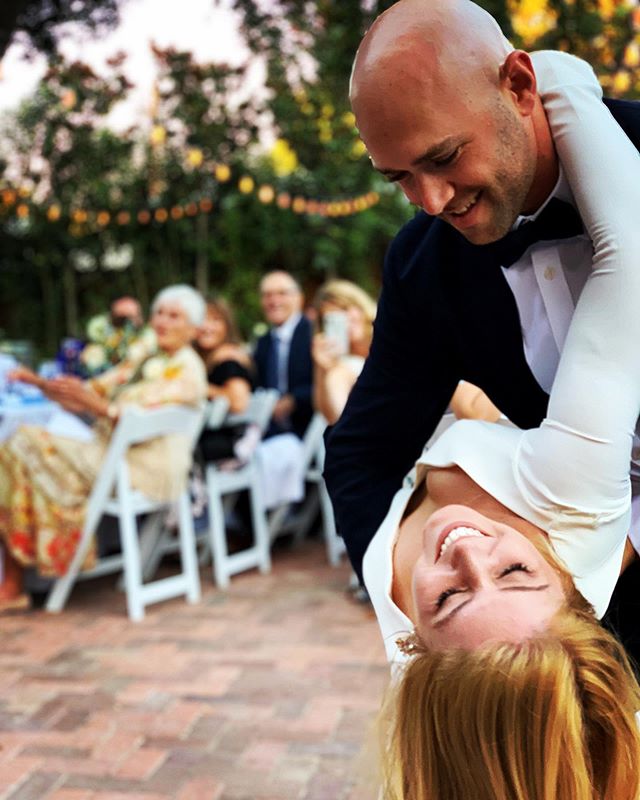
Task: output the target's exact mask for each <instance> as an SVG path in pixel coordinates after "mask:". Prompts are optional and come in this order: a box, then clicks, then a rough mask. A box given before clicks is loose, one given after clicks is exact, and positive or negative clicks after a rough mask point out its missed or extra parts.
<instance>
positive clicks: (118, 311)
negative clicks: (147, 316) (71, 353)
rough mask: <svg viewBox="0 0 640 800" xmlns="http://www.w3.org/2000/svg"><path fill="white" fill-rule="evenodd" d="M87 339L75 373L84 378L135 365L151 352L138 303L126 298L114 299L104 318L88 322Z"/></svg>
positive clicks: (152, 339)
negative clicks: (124, 364)
mask: <svg viewBox="0 0 640 800" xmlns="http://www.w3.org/2000/svg"><path fill="white" fill-rule="evenodd" d="M87 338H88V340H89V341H88V343H87V345H86V346H85V347H84V348H83V349H82V351H81V352H80V354H79V362H80V363H79V370H80V374H81V375H83V376H84V377H94V376H95V375H99V374H100V373H101V372H104V371H105V370H107V369H109V368H110V367H113V366H115V365H116V364H119V363H120V362H121V361H125V360H129V361H130V360H133V361H139V360H141V359H142V358H143V357H144V356H145V355H150V354H151V353H152V352H153V350H154V348H155V336H154V334H153V330H152V329H151V328H150V327H148V326H147V325H145V324H144V319H143V316H142V308H141V307H140V303H139V302H138V301H137V300H136V299H135V298H134V297H129V296H128V295H124V296H122V297H116V298H115V299H114V300H113V301H112V303H111V305H110V306H109V313H108V314H98V315H97V316H95V317H92V318H91V319H90V320H89V322H88V324H87ZM63 372H69V370H66V369H63Z"/></svg>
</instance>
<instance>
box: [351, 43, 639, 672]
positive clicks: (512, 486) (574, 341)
mask: <svg viewBox="0 0 640 800" xmlns="http://www.w3.org/2000/svg"><path fill="white" fill-rule="evenodd" d="M540 56H542V57H540ZM540 56H538V57H535V58H534V64H535V68H536V75H537V77H538V81H539V91H540V93H541V95H542V97H543V100H544V104H545V109H546V111H547V115H548V117H549V122H550V125H551V129H552V132H553V137H554V142H555V145H556V148H557V151H558V156H559V158H560V161H561V163H562V166H563V169H564V173H565V175H566V178H567V181H568V183H569V185H570V186H571V187H572V191H573V195H574V197H575V203H576V206H577V208H578V210H579V212H580V215H581V217H582V220H583V222H584V224H585V227H586V229H587V231H588V233H589V237H590V242H592V244H593V256H592V257H591V258H590V259H589V261H588V263H586V262H585V261H584V259H583V260H582V262H581V263H580V264H579V265H576V266H575V267H572V266H571V265H570V264H569V263H568V258H570V256H567V254H568V253H571V252H573V253H574V254H575V252H579V251H580V248H583V246H584V242H583V241H581V239H582V237H578V238H577V240H576V241H575V242H574V241H573V240H572V241H570V242H567V243H566V244H565V243H555V244H551V245H549V244H545V245H535V246H534V247H532V248H530V250H529V251H527V253H525V255H524V257H523V264H522V265H516V272H515V273H514V275H515V277H513V276H511V275H510V273H511V269H513V268H511V269H510V270H509V271H507V279H508V280H509V282H510V285H511V286H512V289H513V291H514V294H515V296H516V301H517V302H518V305H519V308H520V313H521V321H522V324H523V328H525V326H526V325H528V326H529V327H527V328H525V330H524V333H525V349H526V350H527V357H528V359H529V363H530V364H531V365H532V369H533V371H534V374H536V375H538V376H541V377H540V379H541V382H542V381H545V380H546V381H548V380H549V379H550V380H551V381H552V386H551V389H552V390H551V397H550V401H549V408H548V412H547V417H546V418H545V420H543V422H542V424H541V425H540V427H539V428H534V429H532V430H528V431H521V430H518V429H516V428H511V427H508V426H502V425H495V424H490V423H485V422H479V421H476V420H463V421H460V422H456V423H454V424H453V425H452V426H451V427H450V428H449V429H448V430H447V431H445V433H444V434H443V435H442V436H441V437H440V438H439V439H438V441H437V442H436V443H435V444H434V445H433V446H432V447H431V448H429V449H427V450H425V451H424V452H423V454H422V456H421V458H420V459H419V461H418V464H417V467H416V468H415V472H414V473H413V475H411V474H410V476H408V478H407V479H406V480H405V484H404V486H403V488H402V489H401V490H400V491H399V492H398V493H397V495H396V497H395V498H394V500H393V503H392V506H391V509H390V511H389V514H388V515H387V517H386V519H385V520H384V522H383V523H382V525H381V527H380V529H379V530H378V532H377V533H376V535H375V537H374V539H373V540H372V542H371V543H370V545H369V548H368V549H367V552H366V554H365V558H364V565H363V566H364V578H365V583H366V585H367V588H368V590H369V594H370V596H371V599H372V602H373V605H374V608H375V611H376V615H377V617H378V622H379V624H380V627H381V631H382V635H383V639H384V641H385V646H386V649H387V655H388V657H389V659H390V660H391V661H392V662H401V661H403V660H404V657H403V656H402V654H401V653H400V652H399V651H398V649H397V647H396V645H395V639H396V637H397V636H398V635H399V634H401V633H403V632H406V631H408V630H411V627H412V625H411V622H410V621H409V620H408V619H407V617H406V616H405V615H404V614H403V613H402V612H401V611H400V609H399V608H398V607H397V606H396V605H395V603H394V602H393V600H392V597H391V587H392V581H393V547H394V544H395V540H396V538H397V534H398V526H399V524H400V521H401V519H402V516H403V514H404V509H405V507H406V503H407V502H408V499H409V497H410V496H411V493H412V491H413V484H414V480H417V481H419V482H421V481H422V480H424V476H425V474H426V471H427V470H428V469H429V468H432V467H448V466H452V465H454V464H457V465H459V466H460V467H461V468H462V469H463V470H464V471H465V472H466V473H467V474H468V475H469V476H470V477H471V478H472V479H473V480H474V481H475V482H476V483H477V484H478V485H479V486H480V487H482V488H483V489H484V490H485V491H486V492H488V493H489V494H491V495H492V496H493V497H495V498H496V499H497V500H498V501H499V502H501V503H503V504H504V505H505V506H507V507H508V508H510V509H511V510H512V511H514V512H515V513H517V514H518V515H519V516H521V517H522V518H523V519H526V520H528V521H529V522H531V523H533V524H534V525H537V526H538V527H540V528H542V529H543V530H544V531H546V532H547V534H548V536H549V541H550V543H551V545H552V546H553V548H554V550H555V551H556V553H557V554H558V556H559V557H560V558H561V559H562V560H563V561H564V563H565V564H566V566H567V568H568V569H569V570H570V572H571V573H572V575H573V576H574V579H575V581H576V585H577V586H578V588H579V589H580V591H581V592H582V593H583V595H584V596H585V597H586V598H587V600H589V602H591V603H592V605H593V606H594V608H595V609H596V612H597V613H598V615H602V614H603V613H604V611H605V610H606V607H607V605H608V602H609V600H610V597H611V594H612V592H613V589H614V587H615V583H616V581H617V578H618V575H619V570H620V564H621V561H622V554H623V550H624V544H625V539H626V535H627V532H628V530H629V524H630V519H631V508H630V495H631V493H630V480H629V456H630V452H631V446H632V441H633V431H634V427H635V425H636V421H637V419H638V414H639V412H640V357H639V356H638V342H640V313H638V303H639V301H640V269H638V263H637V262H638V254H640V231H639V229H638V225H637V221H636V219H635V216H636V213H637V212H636V208H637V206H638V203H637V202H635V201H634V198H636V197H637V195H638V192H639V191H640V156H639V155H638V152H637V151H636V149H635V147H634V146H633V144H632V143H631V142H630V141H629V139H628V138H627V137H626V136H625V135H624V133H623V132H622V130H621V128H620V127H619V126H618V125H617V124H616V123H615V121H614V120H613V119H612V117H611V115H610V114H609V112H608V110H607V109H606V107H605V106H604V104H603V103H602V102H601V101H600V93H599V87H598V85H597V83H596V81H595V77H594V76H593V73H592V72H591V70H590V68H589V67H588V65H586V64H585V63H584V62H580V61H578V60H577V59H574V58H572V57H571V56H568V55H566V54H560V53H557V54H546V55H545V54H540ZM562 187H563V183H562V181H560V182H559V184H558V186H557V187H556V190H557V191H563V188H562ZM611 187H615V191H612V190H611ZM572 248H577V250H572ZM527 259H529V261H528V267H525V266H524V264H525V262H526V260H527ZM547 270H549V271H548V272H547ZM554 270H555V271H554ZM545 272H546V275H545ZM525 273H527V274H526V275H525ZM578 275H579V277H578ZM558 277H560V278H561V279H562V278H563V279H564V281H565V284H563V283H562V282H561V281H560V280H558V286H560V289H559V290H558V291H549V290H548V286H547V284H554V282H555V281H556V279H557V278H558ZM534 280H535V283H534ZM525 287H526V288H527V291H532V292H533V294H534V301H533V303H532V302H531V297H530V296H526V297H525V295H524V288H525ZM568 297H570V298H571V302H569V300H568ZM577 297H579V300H578V302H577V303H576V299H577ZM574 305H575V308H574V309H572V306H574ZM572 315H573V318H572V319H571V317H572ZM569 320H570V324H569ZM545 325H546V328H545ZM554 348H555V350H557V352H556V353H555V356H554ZM561 351H562V352H561ZM560 352H561V355H560V356H559V357H558V354H560ZM554 358H555V362H553V359H554ZM546 359H551V360H552V362H553V363H555V365H556V366H557V369H556V368H555V366H554V368H553V369H551V370H549V368H548V366H547V365H546V364H544V363H543V362H544V361H545V360H546ZM549 373H555V374H551V375H550V378H549V377H547V378H545V374H546V375H548V374H549ZM507 379H508V376H505V380H507ZM543 385H544V384H543ZM545 388H547V387H545Z"/></svg>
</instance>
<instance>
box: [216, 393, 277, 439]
mask: <svg viewBox="0 0 640 800" xmlns="http://www.w3.org/2000/svg"><path fill="white" fill-rule="evenodd" d="M279 396H280V395H279V393H278V391H277V390H276V389H256V390H255V391H254V392H252V394H251V398H250V400H249V406H248V408H247V410H246V411H244V412H243V413H242V414H230V415H229V416H228V417H227V419H228V421H229V422H232V423H235V422H250V423H253V424H254V425H257V426H258V428H260V432H261V433H264V432H265V431H266V430H267V428H268V427H269V422H270V421H271V415H272V414H273V409H274V407H275V404H276V403H277V402H278V397H279Z"/></svg>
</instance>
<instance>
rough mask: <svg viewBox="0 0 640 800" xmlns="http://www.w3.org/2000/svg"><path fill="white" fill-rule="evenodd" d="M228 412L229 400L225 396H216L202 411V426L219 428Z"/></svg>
mask: <svg viewBox="0 0 640 800" xmlns="http://www.w3.org/2000/svg"><path fill="white" fill-rule="evenodd" d="M228 413H229V401H228V400H227V398H226V397H216V398H215V400H210V401H209V402H208V403H207V405H206V408H205V412H204V427H205V428H219V427H221V425H222V423H223V422H224V421H225V420H226V418H227V414H228Z"/></svg>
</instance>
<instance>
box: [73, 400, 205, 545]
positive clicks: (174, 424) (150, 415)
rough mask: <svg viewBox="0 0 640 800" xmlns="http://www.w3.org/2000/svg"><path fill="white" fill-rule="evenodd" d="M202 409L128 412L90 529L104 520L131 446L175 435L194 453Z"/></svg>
mask: <svg viewBox="0 0 640 800" xmlns="http://www.w3.org/2000/svg"><path fill="white" fill-rule="evenodd" d="M203 413H204V412H203V409H202V408H189V407H187V406H178V405H171V406H164V407H163V408H154V409H144V408H134V407H132V408H127V409H125V411H124V412H123V414H122V416H121V417H120V420H119V422H118V424H117V425H116V428H115V430H114V432H113V435H112V437H111V442H110V443H109V447H108V449H107V452H106V455H105V458H104V461H103V462H102V466H101V467H100V473H99V475H98V477H97V479H96V482H95V483H94V485H93V489H92V490H91V494H90V496H89V501H88V504H87V520H86V525H87V527H88V528H89V529H90V530H94V529H95V527H94V526H97V524H98V522H99V521H100V517H101V516H102V513H103V512H102V509H103V508H104V505H105V503H106V502H107V500H108V499H109V497H110V495H111V492H112V490H113V486H114V484H115V481H116V478H117V474H118V468H119V466H120V464H121V463H122V461H123V459H124V457H125V456H126V453H127V450H128V449H129V447H131V445H134V444H139V443H140V442H145V441H148V440H150V439H155V438H157V437H159V436H167V435H169V434H172V433H177V434H183V435H184V436H185V437H186V438H187V440H188V442H189V448H190V450H191V449H193V445H194V443H195V440H196V437H197V436H198V435H199V433H200V430H201V428H202V416H203Z"/></svg>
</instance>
